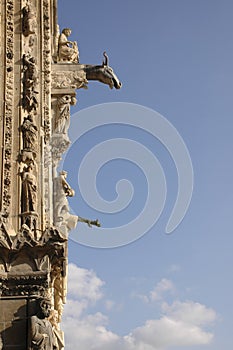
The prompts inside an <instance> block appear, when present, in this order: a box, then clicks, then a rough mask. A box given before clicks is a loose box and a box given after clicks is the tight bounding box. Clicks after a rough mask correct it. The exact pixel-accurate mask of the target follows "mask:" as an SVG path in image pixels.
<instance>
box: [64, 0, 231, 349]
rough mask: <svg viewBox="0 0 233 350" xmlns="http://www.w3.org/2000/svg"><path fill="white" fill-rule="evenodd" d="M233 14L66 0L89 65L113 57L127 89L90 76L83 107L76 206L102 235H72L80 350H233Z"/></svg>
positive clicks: (72, 336)
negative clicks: (173, 221)
mask: <svg viewBox="0 0 233 350" xmlns="http://www.w3.org/2000/svg"><path fill="white" fill-rule="evenodd" d="M232 13H233V3H232V1H230V0H221V1H220V0H205V1H203V0H146V1H144V2H142V1H139V0H134V1H133V0H124V1H123V0H118V1H107V0H102V1H101V2H99V1H90V0H86V1H85V2H81V1H77V0H65V1H64V0H58V22H59V25H60V29H61V30H62V29H63V28H65V27H70V28H71V29H72V34H71V37H70V40H72V41H74V40H76V41H77V42H78V47H79V51H80V62H81V63H84V64H101V62H102V53H103V51H106V52H107V54H108V56H109V65H110V66H111V67H112V68H113V69H114V72H115V73H116V74H117V76H118V78H119V79H120V80H121V82H122V88H121V89H120V90H115V89H113V90H111V89H109V87H108V86H107V85H104V84H101V83H99V82H89V84H88V89H87V90H84V89H80V90H78V91H77V99H78V102H77V104H76V106H73V107H72V109H71V127H70V131H69V136H70V139H71V140H72V145H71V148H70V150H69V151H68V152H67V154H66V155H65V157H64V163H63V165H62V166H63V167H64V170H67V171H68V177H67V179H68V182H69V183H70V185H71V187H72V188H74V190H75V193H76V195H75V197H73V198H71V199H70V207H71V210H72V211H73V213H74V214H75V215H80V216H82V217H87V218H91V219H97V218H98V219H99V221H100V222H101V224H102V227H101V228H95V227H92V228H91V229H90V228H88V227H86V226H85V225H84V224H82V223H79V224H78V226H77V228H76V229H75V230H74V231H73V232H71V233H70V239H69V283H68V298H67V304H66V306H65V308H64V316H63V322H62V329H63V330H64V331H65V337H66V349H67V350H69V349H73V348H76V347H78V348H79V350H84V349H93V350H100V349H101V350H105V349H106V350H108V349H111V350H118V349H122V350H182V349H185V350H187V349H188V350H192V349H197V350H203V349H211V350H219V349H222V350H228V349H230V348H231V347H232V344H233V335H232V328H233V321H232V307H233V302H232V292H233V279H232V263H233V254H232V244H233V235H232V203H233V181H232V179H233V165H232V164H233V162H232V146H233V138H232V115H233V104H232V91H233V74H232V68H233V67H232V62H233V40H232V33H233V16H232ZM153 118H154V119H153ZM173 141H174V142H173ZM182 142H183V144H182ZM140 146H141V147H140ZM189 156H190V159H191V164H192V166H191V164H190V162H189ZM98 167H100V168H98ZM191 169H193V178H192V172H191ZM126 180H127V181H126ZM94 182H95V183H94ZM192 182H193V191H192ZM182 191H183V192H182ZM182 193H183V195H182V196H183V197H182V198H181V202H182V203H183V204H184V203H186V204H185V205H184V208H183V215H181V216H182V217H181V218H180V223H179V224H178V226H177V227H176V228H175V229H174V228H173V230H172V232H170V233H169V234H168V233H166V227H167V224H168V222H169V218H170V217H171V215H172V212H173V209H174V207H175V206H176V198H177V195H178V194H182ZM190 193H192V198H191V201H190V203H188V195H190ZM185 196H186V197H187V198H186V200H185ZM100 197H102V200H101V198H100ZM88 200H89V202H88ZM188 204H189V205H188ZM144 209H145V210H144ZM181 211H182V210H181ZM181 219H182V220H181ZM178 221H179V220H178ZM147 224H148V227H147V228H146V225H147ZM141 225H142V226H141ZM143 225H144V226H143ZM118 240H119V241H118ZM105 243H106V244H105ZM104 245H105V248H101V247H103V246H104Z"/></svg>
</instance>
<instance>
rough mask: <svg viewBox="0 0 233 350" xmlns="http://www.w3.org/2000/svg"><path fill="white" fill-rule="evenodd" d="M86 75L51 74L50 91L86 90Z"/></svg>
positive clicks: (83, 73)
mask: <svg viewBox="0 0 233 350" xmlns="http://www.w3.org/2000/svg"><path fill="white" fill-rule="evenodd" d="M87 83H88V81H87V79H86V74H85V72H84V71H82V70H79V71H77V72H75V71H74V72H73V71H67V72H52V89H66V88H70V89H81V88H84V89H87V86H86V84H87Z"/></svg>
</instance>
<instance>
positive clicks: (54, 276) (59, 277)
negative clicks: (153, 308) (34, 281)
mask: <svg viewBox="0 0 233 350" xmlns="http://www.w3.org/2000/svg"><path fill="white" fill-rule="evenodd" d="M65 268H66V267H65ZM51 280H52V288H53V298H54V309H55V310H56V311H57V317H58V318H57V322H59V323H60V322H61V317H62V312H63V305H64V304H65V302H66V282H67V281H66V276H65V273H64V267H63V266H59V265H57V266H54V267H53V271H52V273H51Z"/></svg>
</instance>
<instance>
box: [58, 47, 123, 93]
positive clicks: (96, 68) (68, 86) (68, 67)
mask: <svg viewBox="0 0 233 350" xmlns="http://www.w3.org/2000/svg"><path fill="white" fill-rule="evenodd" d="M104 57H105V60H104V61H103V63H102V65H91V64H79V63H73V62H59V63H55V64H53V65H52V94H62V93H63V91H62V90H64V93H67V90H70V91H71V92H72V91H73V90H75V89H81V88H84V89H86V88H87V84H88V81H89V80H96V81H99V82H101V83H103V84H106V85H108V86H109V87H110V88H111V89H112V88H113V87H114V88H115V89H120V88H121V86H122V84H121V82H120V81H119V79H118V77H117V76H116V74H115V73H114V71H113V69H112V68H111V67H110V66H109V65H108V56H107V55H106V53H105V52H104Z"/></svg>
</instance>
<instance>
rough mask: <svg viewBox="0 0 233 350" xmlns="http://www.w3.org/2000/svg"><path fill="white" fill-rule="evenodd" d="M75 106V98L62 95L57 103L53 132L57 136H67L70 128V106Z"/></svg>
mask: <svg viewBox="0 0 233 350" xmlns="http://www.w3.org/2000/svg"><path fill="white" fill-rule="evenodd" d="M75 104H76V98H75V97H74V96H70V95H64V96H62V97H60V98H59V99H58V101H57V109H58V115H57V120H56V125H55V132H56V133H58V134H67V132H68V129H69V126H70V105H75Z"/></svg>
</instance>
